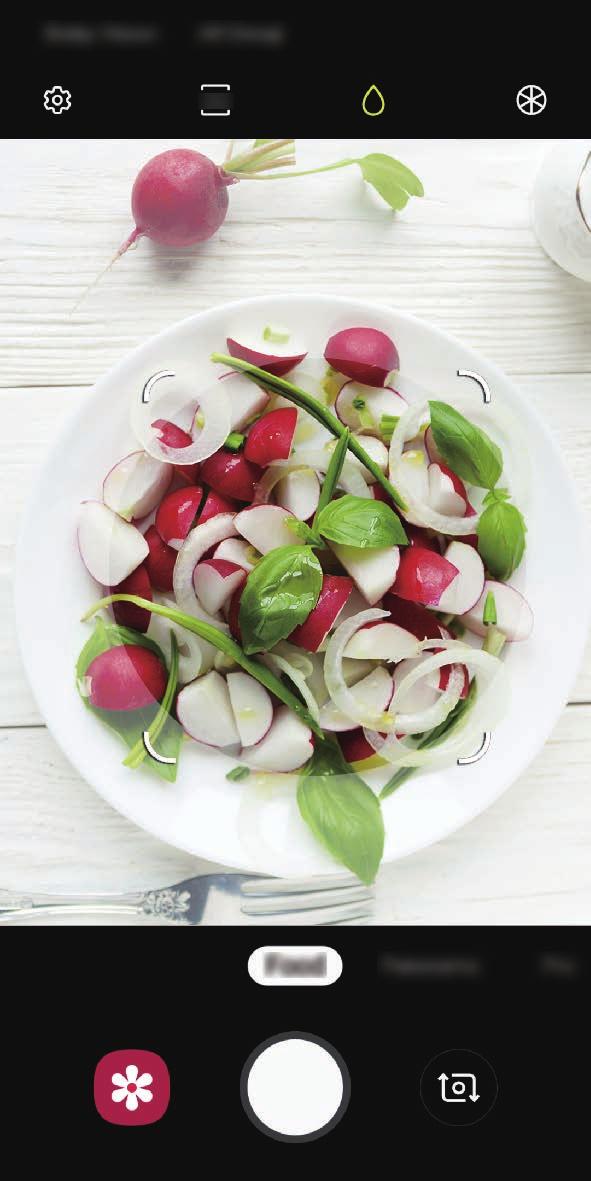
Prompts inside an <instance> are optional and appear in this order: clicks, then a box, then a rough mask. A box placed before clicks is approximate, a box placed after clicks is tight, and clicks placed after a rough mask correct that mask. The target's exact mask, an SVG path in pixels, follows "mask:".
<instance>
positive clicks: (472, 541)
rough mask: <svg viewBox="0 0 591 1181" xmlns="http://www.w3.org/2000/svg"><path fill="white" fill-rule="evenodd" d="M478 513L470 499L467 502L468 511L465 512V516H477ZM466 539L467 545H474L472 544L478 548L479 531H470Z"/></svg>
mask: <svg viewBox="0 0 591 1181" xmlns="http://www.w3.org/2000/svg"><path fill="white" fill-rule="evenodd" d="M476 515H477V513H476V509H475V508H474V507H473V506H472V505H471V504H470V502H469V501H468V503H467V504H466V511H465V513H464V516H465V517H475V516H476ZM464 541H465V542H466V545H472V546H474V549H478V534H477V533H469V534H468V536H467V537H465V538H464Z"/></svg>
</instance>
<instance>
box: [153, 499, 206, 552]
mask: <svg viewBox="0 0 591 1181" xmlns="http://www.w3.org/2000/svg"><path fill="white" fill-rule="evenodd" d="M202 499H203V490H202V489H201V488H199V487H198V486H197V485H196V484H195V485H188V486H187V487H186V488H177V490H176V492H169V493H168V496H165V497H164V500H163V501H162V503H161V505H160V507H159V509H158V512H157V513H156V519H155V521H154V524H155V526H156V529H157V530H158V533H159V534H160V537H161V538H162V540H163V542H164V543H165V544H166V545H169V546H170V547H171V549H175V550H179V549H180V548H181V546H182V544H183V542H184V540H185V538H186V537H187V536H188V534H189V531H190V529H191V527H192V525H193V522H194V521H195V519H196V517H197V513H198V511H199V505H200V504H201V501H202Z"/></svg>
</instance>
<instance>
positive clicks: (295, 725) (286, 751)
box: [241, 705, 314, 772]
mask: <svg viewBox="0 0 591 1181" xmlns="http://www.w3.org/2000/svg"><path fill="white" fill-rule="evenodd" d="M313 750H314V744H313V742H312V731H311V730H310V729H309V727H308V726H306V725H305V724H304V722H302V721H300V719H299V718H298V717H296V715H295V714H293V713H292V712H291V710H290V709H288V707H287V706H286V705H282V706H280V708H279V709H278V710H277V712H276V714H275V717H274V718H273V723H272V725H271V729H270V730H269V732H268V734H266V735H265V737H264V738H263V739H262V741H261V742H259V743H258V744H257V745H256V746H249V747H245V748H244V749H243V751H242V754H241V758H243V759H244V761H245V762H246V763H248V766H249V767H255V768H256V769H257V770H259V771H276V772H281V771H283V772H287V771H297V769H298V767H302V766H303V764H304V763H307V761H308V759H309V758H310V757H311V755H312V752H313Z"/></svg>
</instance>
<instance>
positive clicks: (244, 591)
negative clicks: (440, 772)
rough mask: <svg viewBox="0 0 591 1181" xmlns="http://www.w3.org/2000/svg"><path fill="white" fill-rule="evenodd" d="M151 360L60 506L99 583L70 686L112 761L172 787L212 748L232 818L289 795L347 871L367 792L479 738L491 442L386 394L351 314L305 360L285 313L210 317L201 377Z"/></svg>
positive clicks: (359, 866) (491, 514)
mask: <svg viewBox="0 0 591 1181" xmlns="http://www.w3.org/2000/svg"><path fill="white" fill-rule="evenodd" d="M170 366H171V367H170V369H166V370H162V371H161V372H159V373H157V374H154V375H153V376H152V377H150V379H149V380H148V381H147V382H146V384H145V385H144V387H143V389H140V390H135V391H133V397H132V400H131V425H132V429H133V433H134V435H135V437H136V439H137V448H136V449H135V450H134V451H132V452H131V453H130V454H128V455H125V456H124V457H123V458H121V459H120V460H119V462H118V463H116V464H115V466H114V467H113V468H112V469H111V470H110V471H109V472H107V473H105V479H104V483H103V488H102V496H101V498H100V499H96V500H88V501H85V502H84V503H83V504H82V505H81V507H80V512H79V521H78V546H79V550H80V555H81V559H82V561H83V562H84V564H85V566H86V568H87V570H88V572H89V574H90V575H91V577H92V578H93V579H94V580H95V582H96V583H97V584H99V585H100V586H101V587H102V588H104V593H103V597H102V598H100V599H99V601H98V602H96V603H95V604H94V605H93V606H92V607H91V608H90V609H89V610H88V612H87V613H86V615H85V616H84V618H85V619H87V620H89V621H90V620H93V630H92V632H91V634H90V635H89V638H88V640H87V642H86V644H85V646H84V648H83V650H82V652H81V653H80V656H79V659H78V662H77V668H76V682H77V687H78V691H79V693H80V696H81V698H82V701H83V702H84V705H85V706H86V707H87V708H88V709H89V710H91V711H93V713H94V714H95V715H96V716H97V717H99V718H100V719H101V720H102V721H103V722H104V723H105V724H106V725H107V726H109V727H110V728H111V729H113V730H114V731H116V732H117V734H118V735H119V736H120V737H121V738H122V739H123V741H124V742H125V743H126V745H127V747H128V753H127V756H126V758H125V764H126V765H127V766H129V767H130V768H136V767H139V766H144V767H146V768H149V769H150V770H151V771H152V772H153V773H154V774H156V775H158V776H160V777H161V778H162V779H164V780H165V781H168V782H171V783H172V782H174V780H175V778H176V774H177V768H178V764H179V761H180V760H181V759H182V746H183V743H184V742H185V741H186V740H189V741H191V742H196V743H203V744H207V745H208V746H211V747H216V748H219V750H220V752H222V753H223V754H224V755H225V756H226V758H227V759H229V760H230V769H229V770H228V773H227V778H228V779H229V780H231V781H235V783H236V790H237V791H240V792H242V793H244V799H245V802H246V811H247V813H248V814H249V815H254V816H255V817H256V812H257V799H258V802H259V803H260V802H261V800H264V798H265V792H267V790H268V788H269V787H270V786H271V787H272V788H276V789H277V790H279V791H286V792H294V791H295V792H296V793H297V802H298V806H299V811H300V814H301V816H302V818H303V820H304V821H305V823H306V824H307V825H308V826H309V828H310V829H311V831H312V833H313V834H314V836H315V837H316V839H317V840H318V841H320V842H321V843H322V845H323V846H324V847H325V848H326V849H327V850H328V852H329V853H330V854H331V855H332V857H333V858H334V859H336V861H338V862H339V863H340V864H342V865H344V866H346V867H347V868H348V869H350V870H351V871H352V872H353V873H355V874H357V875H358V876H359V877H360V878H361V879H362V880H363V881H366V882H370V881H372V880H373V878H374V877H375V874H376V872H377V869H378V866H379V863H380V860H381V856H382V852H383V844H384V824H383V816H382V807H381V801H382V800H383V799H385V798H387V797H388V796H389V795H391V794H392V792H394V791H395V790H396V789H397V788H398V787H400V785H401V784H402V783H404V782H405V781H406V780H407V779H408V778H409V777H410V776H411V775H412V774H413V773H415V772H416V771H417V770H420V769H421V768H425V769H431V768H434V767H438V766H443V765H450V764H452V763H455V762H456V760H457V758H458V757H459V756H460V755H466V754H470V753H472V752H473V751H474V750H475V749H476V748H477V747H478V745H479V743H480V741H481V739H482V733H483V731H484V730H487V729H488V730H490V729H491V728H492V727H493V726H494V725H495V724H496V722H497V721H498V720H499V717H500V715H501V712H502V709H503V708H504V706H505V705H506V701H507V695H508V689H507V678H506V670H505V668H504V664H503V661H502V659H501V653H502V650H503V648H504V645H505V644H510V643H513V642H520V641H524V640H527V638H528V636H529V635H530V632H531V629H532V624H533V616H532V612H531V609H530V607H529V605H528V603H527V601H526V599H525V598H524V597H523V595H522V594H521V593H520V592H519V591H517V590H516V589H515V588H514V587H513V586H512V585H511V584H510V581H509V580H510V578H511V576H512V574H513V572H514V571H515V570H516V569H517V568H518V566H519V565H520V563H521V561H522V558H523V554H524V551H525V545H526V526H525V521H524V518H523V516H522V514H521V512H520V510H519V507H518V506H517V505H516V504H514V503H513V502H512V500H511V492H510V489H509V488H508V487H506V484H505V481H504V479H503V462H504V461H503V454H502V452H501V449H500V448H499V446H498V445H497V443H496V442H494V441H493V439H492V438H491V437H490V436H489V435H488V433H487V432H486V431H484V430H483V429H482V428H481V427H479V426H477V425H476V424H475V423H474V422H472V421H470V418H469V417H466V416H464V414H462V413H460V411H459V410H458V409H457V408H455V407H454V406H452V405H451V404H449V403H448V402H444V401H441V400H438V399H436V398H432V397H428V396H421V397H418V398H416V399H413V400H412V401H409V400H408V398H407V397H405V396H403V394H402V393H401V392H400V391H399V388H398V386H399V384H400V385H402V388H407V387H405V385H404V383H403V382H400V381H399V371H400V359H399V355H398V350H397V347H396V343H395V342H394V341H393V340H392V339H390V337H389V336H387V335H386V334H385V333H383V332H380V331H378V330H377V329H374V328H371V327H368V326H363V325H362V326H359V325H357V326H352V327H350V328H347V329H345V330H342V331H339V332H337V333H335V334H334V335H333V336H331V337H330V339H329V340H328V341H327V342H326V347H325V350H324V356H323V357H322V358H316V359H312V358H310V356H309V355H308V353H307V349H306V343H305V341H302V340H300V339H298V338H297V336H296V335H295V334H294V333H293V332H292V331H291V330H290V328H289V327H287V326H283V325H278V324H254V325H252V326H250V327H248V328H245V326H244V325H240V326H236V328H234V327H232V328H231V330H230V331H229V332H228V336H227V340H226V349H225V352H221V353H214V354H213V356H212V357H211V381H210V383H209V384H208V385H206V386H205V388H196V382H195V380H194V378H193V377H192V374H191V372H190V371H184V370H181V369H180V368H179V367H175V362H174V358H170ZM490 413H491V423H492V422H494V412H493V411H492V410H491V411H490ZM368 777H369V782H368ZM261 791H262V795H261ZM251 827H252V826H251ZM250 836H251V837H252V831H251V833H250ZM255 840H256V835H255Z"/></svg>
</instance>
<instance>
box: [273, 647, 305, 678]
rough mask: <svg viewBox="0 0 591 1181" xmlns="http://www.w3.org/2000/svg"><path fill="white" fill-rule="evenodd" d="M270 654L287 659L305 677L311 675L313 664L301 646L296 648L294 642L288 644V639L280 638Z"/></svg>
mask: <svg viewBox="0 0 591 1181" xmlns="http://www.w3.org/2000/svg"><path fill="white" fill-rule="evenodd" d="M272 655H274V656H282V657H283V659H284V660H289V663H290V664H292V665H293V667H294V668H297V669H299V671H300V672H301V673H303V675H304V676H305V677H306V679H307V678H308V677H311V676H312V673H313V671H314V665H313V663H312V661H311V659H310V657H309V656H308V654H307V653H306V652H304V651H303V649H302V648H297V647H296V645H295V644H290V643H289V641H288V640H280V641H279V643H278V644H275V647H274V648H273V652H272Z"/></svg>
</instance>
